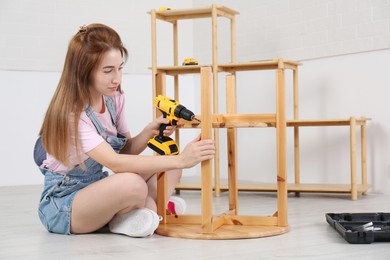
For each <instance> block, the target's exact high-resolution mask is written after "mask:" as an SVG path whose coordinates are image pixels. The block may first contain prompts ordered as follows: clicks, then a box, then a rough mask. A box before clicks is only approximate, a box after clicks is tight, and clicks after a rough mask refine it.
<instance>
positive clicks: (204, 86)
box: [200, 67, 213, 233]
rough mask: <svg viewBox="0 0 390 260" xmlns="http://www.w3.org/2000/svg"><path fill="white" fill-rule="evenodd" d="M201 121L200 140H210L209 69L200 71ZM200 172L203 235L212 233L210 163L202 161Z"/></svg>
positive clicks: (210, 81)
mask: <svg viewBox="0 0 390 260" xmlns="http://www.w3.org/2000/svg"><path fill="white" fill-rule="evenodd" d="M200 76H201V79H200V80H201V97H202V104H201V120H202V125H201V128H202V133H201V138H202V140H205V139H211V138H212V135H211V133H212V131H211V117H210V115H211V111H212V107H211V96H212V94H211V93H212V92H211V91H212V89H211V88H212V74H211V68H210V67H204V68H202V69H201V74H200ZM201 170H202V206H201V207H202V224H201V227H202V231H203V233H212V232H213V226H212V192H213V187H212V162H211V160H207V161H203V162H202V164H201Z"/></svg>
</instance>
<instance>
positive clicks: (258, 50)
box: [0, 0, 390, 193]
mask: <svg viewBox="0 0 390 260" xmlns="http://www.w3.org/2000/svg"><path fill="white" fill-rule="evenodd" d="M68 2H70V4H68ZM144 2H145V3H144ZM144 2H139V1H124V0H115V1H111V2H110V3H109V4H107V5H106V2H103V1H91V2H90V1H82V3H83V4H81V5H80V3H79V1H54V2H53V1H41V2H39V3H44V4H36V5H34V4H33V3H35V2H33V1H27V0H24V1H22V0H19V1H11V0H5V1H1V2H0V33H1V34H0V35H1V38H0V46H1V48H0V65H1V67H0V88H1V97H2V102H0V109H1V111H3V123H2V124H1V127H0V136H2V138H1V139H0V163H1V164H2V165H3V168H2V171H1V173H0V175H1V179H0V186H4V185H23V184H37V183H41V182H42V177H41V176H40V173H39V171H38V170H37V169H36V167H35V165H34V163H33V160H32V147H33V144H34V141H35V139H36V136H37V133H38V131H39V127H40V125H41V122H42V119H43V115H44V112H45V110H46V107H47V105H48V102H49V100H50V98H51V95H52V93H53V91H54V88H55V86H56V84H57V81H58V78H59V75H60V74H59V73H60V72H59V71H60V70H61V67H62V63H63V58H64V56H65V52H66V44H67V42H68V41H69V39H70V37H71V36H72V35H73V33H74V32H75V30H77V28H78V26H79V25H81V24H85V23H89V22H92V20H93V21H96V19H92V18H101V19H102V20H100V22H107V23H108V24H110V25H111V26H112V27H114V28H115V29H117V30H118V31H119V32H120V34H121V35H122V38H123V39H124V41H125V44H126V46H128V47H129V49H130V53H131V54H132V56H131V57H130V60H129V62H128V64H127V65H126V70H125V71H126V72H127V74H125V75H124V84H123V86H124V90H125V91H126V94H127V107H126V110H127V115H128V121H129V125H130V129H131V131H132V133H133V134H136V133H137V132H138V131H140V130H141V128H142V127H143V126H144V125H145V124H146V123H147V122H149V120H150V118H151V102H150V100H151V78H150V74H149V71H147V69H146V67H148V66H150V19H149V18H150V17H149V15H147V14H146V12H147V11H149V10H150V9H152V8H158V7H159V6H160V5H161V3H160V1H158V2H157V1H144ZM323 2H325V3H327V10H332V9H330V8H331V7H334V6H339V7H340V5H343V6H344V7H343V8H341V7H340V8H339V9H338V10H340V11H339V12H341V11H342V10H344V8H346V9H350V10H356V11H357V10H358V9H357V8H358V6H361V7H363V6H366V7H367V8H368V9H369V10H370V13H371V14H375V13H380V14H382V16H383V20H384V21H382V22H383V23H382V25H378V26H379V27H376V25H375V23H374V25H372V27H370V26H368V27H370V28H371V29H372V31H371V33H369V34H370V35H371V36H369V37H371V43H372V44H371V45H369V46H368V48H367V49H358V50H355V49H354V48H353V45H354V44H352V43H353V41H349V43H348V41H347V42H346V43H345V44H347V43H348V44H350V45H348V46H350V47H351V48H352V50H353V51H352V52H361V53H357V54H349V55H341V54H343V53H344V54H345V51H346V49H344V52H331V50H333V49H332V48H331V47H329V49H328V50H330V52H331V53H329V52H328V51H326V52H324V53H325V55H322V54H321V53H320V52H314V53H315V54H316V55H314V56H305V52H304V50H305V49H311V48H310V47H309V46H302V48H301V49H300V51H297V52H292V51H290V50H289V49H287V52H284V51H283V49H284V48H289V47H288V46H285V45H282V44H281V45H278V49H277V50H276V49H269V48H266V47H265V46H271V45H272V44H271V43H270V42H278V41H277V39H279V38H280V37H282V38H283V37H284V35H285V30H281V29H275V32H274V33H273V34H270V33H269V34H267V35H268V36H269V37H271V36H272V37H275V38H272V37H271V38H269V39H268V38H267V39H263V38H259V37H260V36H258V35H261V32H262V29H261V28H262V27H261V26H260V25H261V24H263V25H264V26H268V27H269V26H271V23H267V21H265V23H259V21H257V20H252V19H255V18H256V17H258V19H263V18H264V17H263V16H262V15H258V16H255V15H249V16H248V15H247V13H249V12H254V13H256V10H257V11H261V9H262V8H268V9H266V10H284V11H285V12H290V14H289V16H288V17H292V16H294V12H296V11H297V9H298V10H301V9H299V8H309V7H310V6H312V8H316V6H318V5H320V4H321V3H323ZM85 3H87V4H85ZM91 3H94V8H89V9H91V10H90V12H92V13H94V15H92V16H90V15H89V14H88V12H87V10H86V9H87V8H88V7H89V6H90V5H92V4H91ZM211 3H212V1H201V0H197V1H192V2H191V1H190V2H188V1H168V2H165V3H164V5H167V6H171V7H176V8H179V7H188V6H191V5H192V4H193V5H196V6H199V5H200V6H207V5H210V4H211ZM218 3H220V4H224V5H226V6H229V7H231V8H233V9H236V10H238V11H240V12H241V14H240V15H239V16H237V29H238V30H237V36H238V39H237V44H238V46H237V47H238V48H237V55H238V60H239V61H247V60H258V59H269V58H274V57H278V56H279V57H282V58H295V59H306V60H304V61H303V66H302V67H300V73H299V84H300V117H301V118H338V117H342V118H346V117H348V116H352V115H354V116H360V115H365V116H367V117H372V119H373V120H372V121H371V122H369V123H368V129H367V130H368V147H367V149H368V150H367V154H368V158H367V159H368V174H369V181H370V182H371V183H372V184H373V185H374V188H373V191H376V192H384V193H389V192H390V191H389V189H388V187H389V185H390V163H389V156H388V154H390V151H389V145H390V144H389V142H390V141H389V137H388V133H389V132H390V123H389V122H390V120H389V119H390V117H389V115H388V112H387V110H386V107H385V104H386V103H385V102H386V101H387V100H386V99H385V98H386V97H389V96H390V95H389V94H390V93H389V92H390V91H389V88H388V86H389V85H390V76H389V73H388V72H387V70H388V68H389V65H390V64H389V63H390V62H389V61H390V50H389V49H387V50H382V51H380V50H377V49H382V48H389V47H390V41H389V40H388V38H387V37H388V31H390V29H389V23H388V20H389V18H388V16H387V14H388V13H390V12H386V10H388V8H389V5H390V4H389V1H388V0H384V1H363V0H361V1H359V0H356V1H347V0H342V1H303V0H297V1H288V0H281V1H249V0H248V1H228V0H225V1H224V0H221V1H218ZM340 3H343V4H340ZM283 4H288V6H289V8H290V9H288V10H287V9H283V8H282V9H279V8H276V7H277V6H283ZM378 5H379V7H378ZM50 6H51V9H48V8H49V7H50ZM60 6H62V7H63V8H59V7H60ZM76 6H77V7H78V8H81V9H82V11H75V9H74V8H75V7H76ZM107 6H109V7H107ZM298 7H299V8H298ZM107 8H109V9H110V8H114V11H113V12H112V11H111V12H105V11H106V9H107ZM272 8H274V9H272ZM359 8H360V7H359ZM89 9H88V10H89ZM107 10H108V9H107ZM110 10H111V9H110ZM119 10H120V11H119ZM380 10H384V11H380ZM127 12H128V13H129V14H131V15H133V13H132V12H135V13H136V14H134V16H131V15H130V16H129V17H128V16H127ZM27 13H34V16H29V15H28V14H27ZM299 13H300V16H299V17H300V18H299V19H302V22H303V21H304V20H306V19H309V18H305V17H303V16H302V14H303V13H307V12H303V11H302V10H301V11H299ZM314 13H315V12H314ZM48 14H50V15H48ZM115 14H118V15H119V17H121V18H118V16H116V15H115ZM266 14H268V16H270V14H271V12H269V13H266ZM274 14H275V16H277V17H280V18H281V17H284V15H282V14H280V13H277V12H276V11H275V12H274ZM72 15H73V16H72ZM285 15H287V13H285ZM350 15H351V16H350V17H355V18H354V19H352V18H351V19H350V20H348V19H347V18H341V19H342V21H345V19H347V20H346V21H350V23H351V24H355V23H356V24H364V23H363V22H364V21H365V20H364V17H365V16H364V12H363V14H362V17H360V16H356V15H355V16H354V15H353V14H352V13H351V14H350ZM56 16H59V17H62V19H60V18H57V17H56ZM268 16H267V17H268ZM68 17H72V19H67V18H68ZM83 17H85V18H86V19H85V21H86V22H84V21H83V19H82V18H83ZM135 17H138V18H140V19H133V18H135ZM262 17H263V18H262ZM342 17H344V16H342ZM345 17H348V16H345ZM372 17H374V16H372ZM269 18H270V20H272V21H274V18H272V17H269ZM35 19H36V20H37V21H40V22H39V24H35ZM142 19H144V20H142ZM361 19H362V20H361ZM386 19H387V20H386ZM134 20H136V21H137V22H134ZM48 21H50V22H51V23H53V24H55V26H54V27H55V29H53V28H52V29H51V30H49V33H44V32H45V30H46V29H48V28H46V27H45V26H46V25H47V26H49V24H50V23H49V22H48ZM361 21H363V22H361ZM386 21H387V23H386ZM202 23H204V24H203V25H202ZM208 24H209V23H208V22H204V21H199V23H195V25H194V33H192V30H184V31H185V32H184V34H183V36H188V37H184V38H181V39H182V40H181V41H180V47H181V48H180V57H181V58H183V57H185V56H191V55H187V53H192V51H193V52H194V53H195V56H196V57H197V58H198V59H199V60H200V62H201V63H209V62H210V60H211V59H210V58H209V55H208V54H209V47H210V43H209V40H210V38H209V36H208V31H207V30H208V29H207V28H206V29H205V31H204V32H202V34H199V33H198V32H197V30H198V29H199V28H200V27H199V25H200V26H205V27H207V26H208ZM220 24H221V26H220V30H222V33H221V34H220V37H221V41H220V42H223V39H225V38H224V37H226V30H227V29H228V27H227V26H228V25H227V24H226V23H224V22H223V21H221V23H220ZM283 24H286V22H284V23H278V25H279V26H282V25H283ZM333 25H334V24H332V23H327V22H324V23H323V24H322V26H328V27H329V28H328V29H329V30H330V29H332V28H333V29H334V27H332V26H333ZM12 26H14V27H13V28H14V31H15V32H13V30H11V28H12ZM180 26H181V25H180ZM183 26H190V27H191V26H192V25H191V24H188V22H186V23H184V25H183ZM386 26H387V27H386ZM253 27H254V28H256V30H258V31H257V33H256V34H254V33H253ZM24 28H29V30H27V31H26V30H25V29H24ZM180 28H182V27H180ZM305 28H308V27H305ZM356 28H357V27H356ZM383 28H387V29H388V31H386V30H384V29H383ZM158 29H159V36H158V37H159V39H161V40H160V41H161V42H159V46H160V47H159V55H160V56H159V65H164V64H165V63H169V62H170V61H169V59H170V56H171V53H170V50H169V51H166V52H165V51H163V50H165V48H166V46H170V41H171V34H170V33H166V31H168V32H170V31H169V30H170V28H168V27H165V25H164V24H161V23H159V24H158ZM30 30H31V32H34V33H31V34H30V33H29V31H30ZM40 31H41V32H40ZM271 31H272V30H271V29H269V30H268V32H271ZM353 31H354V32H357V31H356V30H355V29H354V30H353ZM368 31H369V32H370V29H369V30H368ZM130 32H131V33H130ZM377 32H379V34H377ZM192 34H193V35H194V37H195V38H194V39H193V38H192ZM36 35H37V36H36ZM39 35H41V36H39ZM47 35H53V37H50V38H48V39H46V40H47V41H45V40H43V39H44V37H47ZM299 35H300V36H302V37H303V36H304V35H303V34H299ZM309 35H310V33H309V31H307V32H306V36H307V37H309ZM380 35H383V38H382V42H383V43H384V45H380V46H381V47H380V48H376V46H377V45H375V44H373V43H374V42H375V39H379V38H380ZM32 36H34V37H35V36H36V37H38V38H39V37H40V39H39V40H37V39H36V40H34V37H32ZM134 36H137V37H134ZM252 37H255V38H254V40H253V38H252ZM261 37H263V36H261ZM313 37H314V36H313ZM283 39H284V38H283ZM314 39H315V37H314ZM319 39H323V38H322V37H319ZM280 42H281V41H280ZM316 42H317V41H314V40H313V41H312V44H313V46H314V45H315V44H316ZM363 42H364V41H363ZM27 43H28V44H27ZM40 45H42V46H45V48H46V49H47V52H43V54H42V50H40V49H39V47H40ZM313 46H312V47H313ZM319 46H322V47H323V49H324V50H326V44H325V43H323V44H322V45H319ZM344 46H345V45H344ZM364 46H366V47H367V45H364ZM378 46H379V44H378ZM50 48H53V50H49V49H50ZM319 49H321V48H319ZM349 49H350V48H348V49H347V50H349ZM264 50H267V51H264ZM334 50H337V48H336V49H334ZM226 51H227V49H226V48H222V47H221V48H220V59H221V61H225V62H227V61H228V60H229V58H230V57H229V56H228V55H225V54H224V52H226ZM301 51H302V52H301ZM34 52H36V53H40V54H39V55H36V54H35V53H34ZM21 53H22V54H21ZM310 53H312V52H310ZM12 54H14V55H12ZM290 54H291V56H290ZM34 55H36V56H34ZM294 55H296V56H294ZM300 55H301V56H300ZM324 56H333V57H329V58H324ZM7 57H8V58H7ZM208 59H209V60H208ZM128 73H132V74H128ZM289 79H291V75H288V80H287V82H288V83H287V89H288V90H291V83H290V80H289ZM180 80H181V86H182V87H181V96H180V100H181V102H182V103H183V104H185V105H186V106H187V107H189V108H190V107H191V108H194V111H195V112H199V107H198V105H197V104H198V100H197V99H198V98H199V96H198V95H197V89H196V87H194V85H195V86H196V85H197V84H198V78H197V77H194V78H193V77H191V76H184V77H181V79H180ZM274 80H275V76H274V74H273V72H264V73H239V74H238V79H237V86H238V97H237V98H238V112H240V113H257V112H272V111H273V109H274V105H275V104H274V100H273V98H272V97H273V91H274V89H273V84H274ZM223 82H224V78H223V75H221V76H220V104H221V106H220V111H224V109H225V108H224V105H223V102H224V101H223V100H224V84H223ZM168 85H171V82H170V83H169V84H168ZM187 89H188V90H187ZM289 93H290V94H289V96H288V97H287V98H288V106H289V107H291V101H290V100H291V92H289ZM193 96H195V98H192V97H193ZM270 97H271V98H270ZM291 115H292V113H291V111H290V112H288V116H289V117H290V118H291ZM188 131H190V133H188V134H187V133H186V132H187V130H185V131H183V132H184V133H185V135H187V137H184V139H185V138H187V139H189V138H190V137H192V136H193V135H194V134H195V133H194V132H196V131H194V130H188ZM224 135H225V133H224V131H221V140H220V145H221V147H222V151H221V156H222V158H221V174H222V176H226V158H225V156H224V152H223V151H224V150H223V149H225V147H226V144H225V142H224V140H225V139H224ZM288 135H289V136H288V142H289V143H288V149H289V150H288V176H289V178H290V180H292V172H293V164H292V162H293V157H292V131H291V129H290V130H289V131H288ZM348 135H349V133H348V129H347V128H343V127H341V128H336V127H332V128H303V129H302V130H301V172H302V182H329V183H348V180H349V139H348ZM238 137H239V178H240V179H245V180H255V181H274V178H275V170H276V169H275V168H276V163H275V132H274V129H271V128H270V129H239V136H238ZM185 142H186V140H184V141H183V142H182V143H183V144H184V143H185ZM359 169H360V168H358V170H359ZM193 174H195V172H194V171H192V172H190V175H193ZM197 174H199V173H196V174H195V175H197Z"/></svg>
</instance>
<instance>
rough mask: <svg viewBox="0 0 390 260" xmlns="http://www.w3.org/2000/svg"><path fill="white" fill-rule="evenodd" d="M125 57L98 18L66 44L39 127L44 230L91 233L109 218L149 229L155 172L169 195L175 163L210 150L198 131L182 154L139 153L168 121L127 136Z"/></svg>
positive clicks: (118, 224)
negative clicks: (162, 175)
mask: <svg viewBox="0 0 390 260" xmlns="http://www.w3.org/2000/svg"><path fill="white" fill-rule="evenodd" d="M126 59H127V50H126V48H125V47H124V46H123V44H122V42H121V39H120V37H119V35H118V34H117V33H116V32H115V31H114V30H113V29H111V28H110V27H108V26H105V25H102V24H91V25H88V26H83V27H81V28H80V30H79V31H78V33H77V34H76V35H75V36H74V37H73V38H72V40H71V42H70V43H69V47H68V51H67V55H66V59H65V64H64V69H63V72H62V75H61V79H60V82H59V84H58V86H57V89H56V91H55V93H54V96H53V98H52V100H51V102H50V105H49V108H48V110H47V112H46V116H45V119H44V122H43V125H42V128H41V132H40V135H41V138H42V143H43V147H44V148H45V150H46V151H47V158H46V160H44V161H43V163H42V164H41V165H40V169H41V171H42V173H43V174H44V175H45V187H44V191H43V193H42V196H41V201H40V204H39V217H40V219H41V222H42V223H43V224H44V225H45V227H46V228H47V229H48V230H49V231H50V232H55V233H62V234H81V233H90V232H94V231H96V230H98V229H100V228H101V227H103V226H105V225H107V224H108V225H109V228H110V230H111V232H114V233H120V234H125V235H128V236H132V237H145V236H148V235H151V234H153V233H154V231H155V230H156V228H157V226H158V223H159V217H158V216H157V214H156V208H157V207H156V174H155V173H157V172H162V171H165V172H167V175H168V192H169V194H172V193H173V191H174V187H175V186H176V184H177V183H178V181H179V180H180V177H181V169H183V168H190V167H193V166H195V165H196V164H198V163H199V162H201V161H203V160H210V159H212V158H213V157H214V152H215V150H214V149H215V148H214V142H213V141H212V140H200V137H199V136H198V137H197V138H196V139H195V140H193V141H192V142H190V143H189V144H188V145H187V146H186V147H185V149H184V150H183V151H182V153H181V154H180V155H174V156H142V155H139V154H140V153H141V152H142V151H143V150H144V149H145V148H146V146H147V142H148V140H149V139H150V138H151V137H153V136H154V135H156V134H158V130H159V126H160V125H161V124H162V123H169V122H168V120H167V119H164V118H162V117H159V118H157V119H156V120H154V121H153V122H151V123H149V124H148V125H147V126H146V127H145V128H144V129H143V131H141V133H139V134H138V135H137V136H134V137H132V136H131V135H130V133H129V130H128V128H127V125H126V122H125V114H124V103H125V99H124V95H123V93H122V90H121V81H122V67H123V64H124V63H125V61H126ZM174 130H175V129H174V127H167V129H166V130H165V132H164V135H170V134H172V132H173V131H174ZM103 166H104V167H107V168H109V169H110V170H111V171H112V172H113V173H114V174H111V175H108V174H107V172H104V171H102V168H103ZM176 203H180V201H177V200H176ZM181 203H183V202H181Z"/></svg>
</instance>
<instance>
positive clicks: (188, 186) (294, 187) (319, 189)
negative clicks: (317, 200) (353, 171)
mask: <svg viewBox="0 0 390 260" xmlns="http://www.w3.org/2000/svg"><path fill="white" fill-rule="evenodd" d="M371 187H372V186H371V185H369V184H366V185H364V184H357V191H358V193H362V192H366V191H368V189H370V188H371ZM176 189H180V190H200V183H199V182H196V181H183V182H180V183H179V184H178V185H177V186H176ZM238 190H239V191H250V192H276V190H277V188H276V184H275V183H254V182H244V181H239V182H238ZM221 191H228V185H227V184H226V183H223V182H222V183H221ZM287 191H288V192H308V193H351V184H333V183H330V184H317V183H300V184H295V183H287Z"/></svg>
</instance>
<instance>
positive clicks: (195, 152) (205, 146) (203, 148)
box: [178, 135, 215, 168]
mask: <svg viewBox="0 0 390 260" xmlns="http://www.w3.org/2000/svg"><path fill="white" fill-rule="evenodd" d="M214 154H215V143H214V141H213V140H211V139H207V140H201V136H200V135H199V136H198V137H197V138H195V139H194V140H192V141H191V142H190V143H189V144H187V146H186V147H185V148H184V150H183V151H182V153H181V154H179V155H178V156H179V158H180V159H179V160H180V161H181V165H182V166H183V167H182V168H191V167H193V166H195V165H197V164H198V163H200V162H202V161H205V160H211V159H213V158H214Z"/></svg>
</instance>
